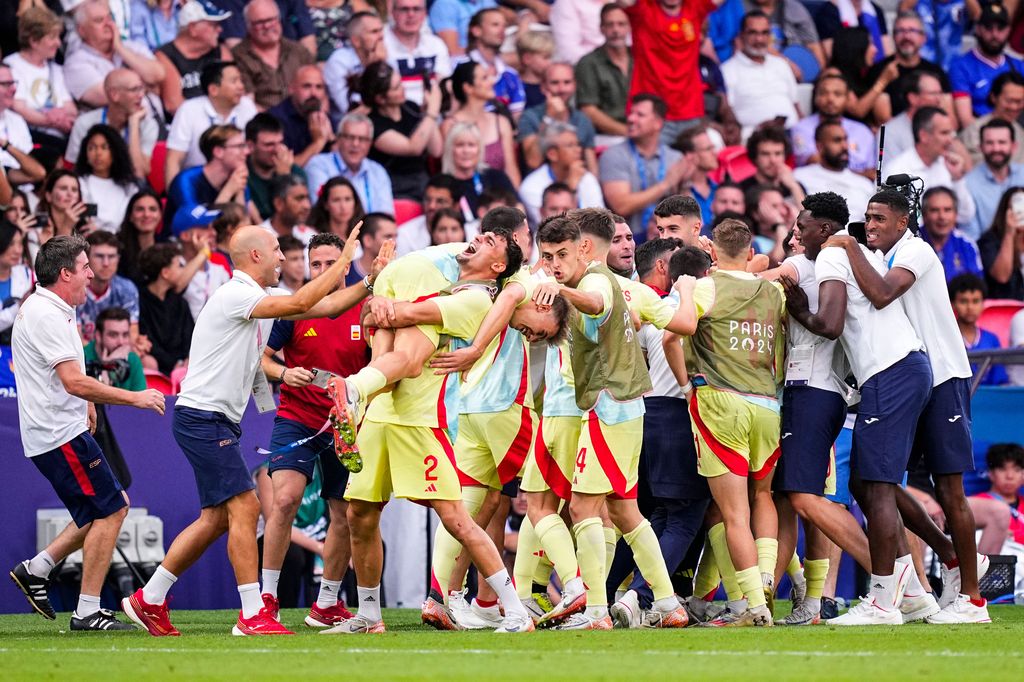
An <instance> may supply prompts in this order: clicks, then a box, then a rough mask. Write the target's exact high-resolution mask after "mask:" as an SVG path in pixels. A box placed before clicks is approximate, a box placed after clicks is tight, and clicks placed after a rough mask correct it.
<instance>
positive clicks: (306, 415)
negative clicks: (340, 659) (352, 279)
mask: <svg viewBox="0 0 1024 682" xmlns="http://www.w3.org/2000/svg"><path fill="white" fill-rule="evenodd" d="M343 247H344V243H343V242H342V241H341V238H340V237H338V236H337V235H335V234H329V233H328V234H317V235H314V236H313V238H312V239H311V240H310V242H309V272H310V274H311V275H312V276H313V277H314V278H316V277H317V276H319V275H320V273H321V272H324V271H325V270H327V269H328V268H329V267H331V265H332V264H333V263H334V262H335V261H337V260H338V259H339V258H341V252H342V249H343ZM393 253H394V242H388V243H387V244H386V246H385V247H382V248H381V253H380V255H378V257H377V260H376V261H375V262H374V267H373V272H372V273H371V274H369V275H367V277H366V280H367V285H368V286H367V288H369V286H372V284H373V279H374V278H375V277H376V276H377V273H378V272H380V270H381V269H382V268H383V266H384V265H386V264H387V263H388V261H389V260H390V256H391V254H393ZM354 286H363V285H362V284H356V285H354ZM361 309H362V305H361V304H360V305H356V306H354V307H352V308H349V309H348V310H347V311H345V312H344V313H342V314H341V315H339V316H338V317H334V318H328V317H322V318H318V319H313V320H298V321H294V322H292V321H288V320H277V321H276V322H274V327H273V330H272V331H271V333H270V340H269V341H268V342H267V349H266V351H265V354H264V357H263V371H264V373H265V374H266V375H267V376H268V377H269V378H271V379H275V380H280V381H281V383H282V386H281V404H280V407H278V409H277V417H276V418H275V419H274V431H273V435H272V436H271V441H270V442H271V444H270V449H271V454H270V462H269V465H268V467H267V471H268V472H269V474H270V477H271V480H272V481H273V484H274V502H273V507H272V510H271V512H270V518H268V519H266V529H265V531H264V545H263V601H264V603H265V604H266V605H267V607H268V609H270V610H271V611H272V612H273V614H274V615H275V616H277V613H278V610H279V603H278V600H277V584H278V580H279V579H280V577H281V566H282V565H283V564H284V558H285V554H286V553H287V551H288V545H289V543H290V542H291V540H290V538H291V530H292V522H293V521H294V520H295V514H296V512H297V510H298V508H299V504H300V503H301V502H302V493H303V490H304V489H305V487H306V485H308V483H309V481H310V480H312V478H313V468H314V467H315V466H316V463H317V460H319V462H320V468H321V471H322V473H323V489H322V490H321V492H320V496H321V497H322V498H323V499H325V500H327V505H328V508H329V509H330V517H331V523H330V526H328V529H327V538H326V539H325V541H324V556H323V558H324V574H323V579H322V580H321V581H320V594H319V595H318V596H317V600H316V603H315V604H313V606H312V607H310V610H309V615H308V616H306V625H309V626H310V627H316V628H328V627H331V626H333V625H336V624H337V623H338V622H339V621H341V620H343V619H345V618H351V617H352V614H351V613H350V612H349V611H348V609H346V608H345V604H344V602H343V601H341V600H339V592H340V589H341V581H342V579H343V578H344V577H345V571H346V570H348V564H349V560H350V559H351V554H352V549H351V544H350V540H349V530H348V521H347V520H346V512H347V509H348V503H347V502H345V500H344V493H345V484H346V483H348V470H346V469H345V467H343V466H342V465H341V462H339V461H338V458H337V456H336V455H335V452H334V441H333V438H332V434H331V431H330V429H329V428H328V429H327V430H326V431H324V432H323V433H319V431H321V429H322V428H323V427H324V425H325V424H326V423H327V415H328V414H329V413H330V411H331V408H332V407H333V406H334V403H333V402H332V400H331V399H330V398H329V397H328V395H327V391H326V390H325V389H324V388H320V387H319V386H315V385H311V384H312V382H313V381H314V379H315V374H314V370H321V371H322V370H327V371H328V372H331V373H333V374H337V375H338V376H348V375H350V374H354V373H355V372H358V371H359V370H360V369H362V368H363V367H364V366H366V364H367V362H368V361H369V352H368V351H369V348H368V346H367V345H366V341H365V340H364V339H363V330H362V327H361V326H360V323H359V316H360V310H361ZM282 349H283V350H284V359H285V365H284V366H283V367H282V366H281V365H280V364H278V363H277V362H275V361H274V360H272V359H271V358H272V357H273V355H274V353H276V352H277V351H279V350H282ZM317 383H318V384H319V383H321V382H319V381H318V382H317ZM303 440H305V441H306V442H302V441H303ZM300 443H301V444H300Z"/></svg>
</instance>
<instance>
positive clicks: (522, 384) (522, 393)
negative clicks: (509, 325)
mask: <svg viewBox="0 0 1024 682" xmlns="http://www.w3.org/2000/svg"><path fill="white" fill-rule="evenodd" d="M517 336H518V334H517ZM519 348H520V350H521V351H522V354H523V371H521V372H520V373H519V391H517V392H516V399H515V404H516V405H522V404H523V401H524V400H526V386H527V384H529V383H530V381H529V379H530V373H529V364H530V359H529V357H527V355H526V344H525V343H523V341H519Z"/></svg>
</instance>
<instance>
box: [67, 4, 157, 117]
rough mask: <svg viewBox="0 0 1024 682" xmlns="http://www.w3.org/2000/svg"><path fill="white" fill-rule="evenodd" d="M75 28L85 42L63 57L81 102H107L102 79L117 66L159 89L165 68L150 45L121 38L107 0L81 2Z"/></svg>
mask: <svg viewBox="0 0 1024 682" xmlns="http://www.w3.org/2000/svg"><path fill="white" fill-rule="evenodd" d="M75 30H76V31H77V32H78V35H79V36H80V37H81V39H82V42H81V43H80V44H79V45H78V46H76V47H75V49H73V50H70V51H69V52H68V54H67V56H66V57H65V58H64V78H65V81H66V82H67V85H68V89H69V90H70V92H71V96H72V97H74V98H75V99H76V100H77V101H78V102H80V103H82V104H85V105H87V106H89V107H102V106H104V105H106V104H107V93H106V91H105V90H104V88H103V79H104V78H106V76H107V74H108V73H110V72H111V71H113V70H114V69H117V68H121V67H124V68H128V69H131V70H132V71H134V72H135V73H137V74H139V78H141V79H142V82H143V84H145V86H146V87H148V88H156V87H158V86H159V85H160V83H161V82H162V81H163V80H164V77H165V76H166V73H165V72H164V67H163V66H161V65H160V62H158V61H157V60H156V58H155V57H153V53H152V52H150V50H149V48H148V47H146V46H145V45H144V44H142V43H136V42H134V41H131V40H128V41H124V40H122V39H121V35H120V33H118V31H117V27H116V26H115V25H114V19H113V17H112V15H111V14H110V4H109V3H108V2H107V1H106V0H85V2H83V3H82V4H81V5H79V6H78V9H76V10H75Z"/></svg>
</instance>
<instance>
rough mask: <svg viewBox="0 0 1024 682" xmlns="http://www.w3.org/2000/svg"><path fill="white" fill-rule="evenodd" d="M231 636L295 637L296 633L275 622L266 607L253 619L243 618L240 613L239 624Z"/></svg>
mask: <svg viewBox="0 0 1024 682" xmlns="http://www.w3.org/2000/svg"><path fill="white" fill-rule="evenodd" d="M231 634H233V635H235V636H236V637H251V636H257V635H294V634H295V633H294V632H292V631H291V630H289V629H288V628H286V627H285V626H283V625H281V624H280V623H278V622H277V621H276V620H274V616H273V615H271V613H270V612H269V611H267V607H265V606H264V607H263V608H262V609H260V612H259V613H257V614H256V615H255V616H253V617H252V618H243V617H242V612H241V611H239V613H238V622H237V623H235V626H234V627H233V628H231Z"/></svg>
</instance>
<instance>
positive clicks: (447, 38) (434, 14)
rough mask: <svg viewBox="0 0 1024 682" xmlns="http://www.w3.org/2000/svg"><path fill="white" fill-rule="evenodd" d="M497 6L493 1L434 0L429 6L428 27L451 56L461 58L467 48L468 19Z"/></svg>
mask: <svg viewBox="0 0 1024 682" xmlns="http://www.w3.org/2000/svg"><path fill="white" fill-rule="evenodd" d="M497 6H498V4H497V3H496V2H495V0H468V1H467V0H435V1H434V2H433V3H432V4H431V5H430V27H431V28H432V29H433V30H434V33H436V34H437V37H438V38H440V39H441V40H443V41H444V44H445V45H446V46H447V47H448V53H449V54H450V55H451V56H453V57H456V56H462V55H464V54H466V50H467V49H468V47H469V22H470V19H471V18H472V17H474V16H475V15H476V14H477V13H478V12H481V11H483V10H485V9H489V8H492V7H497Z"/></svg>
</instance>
